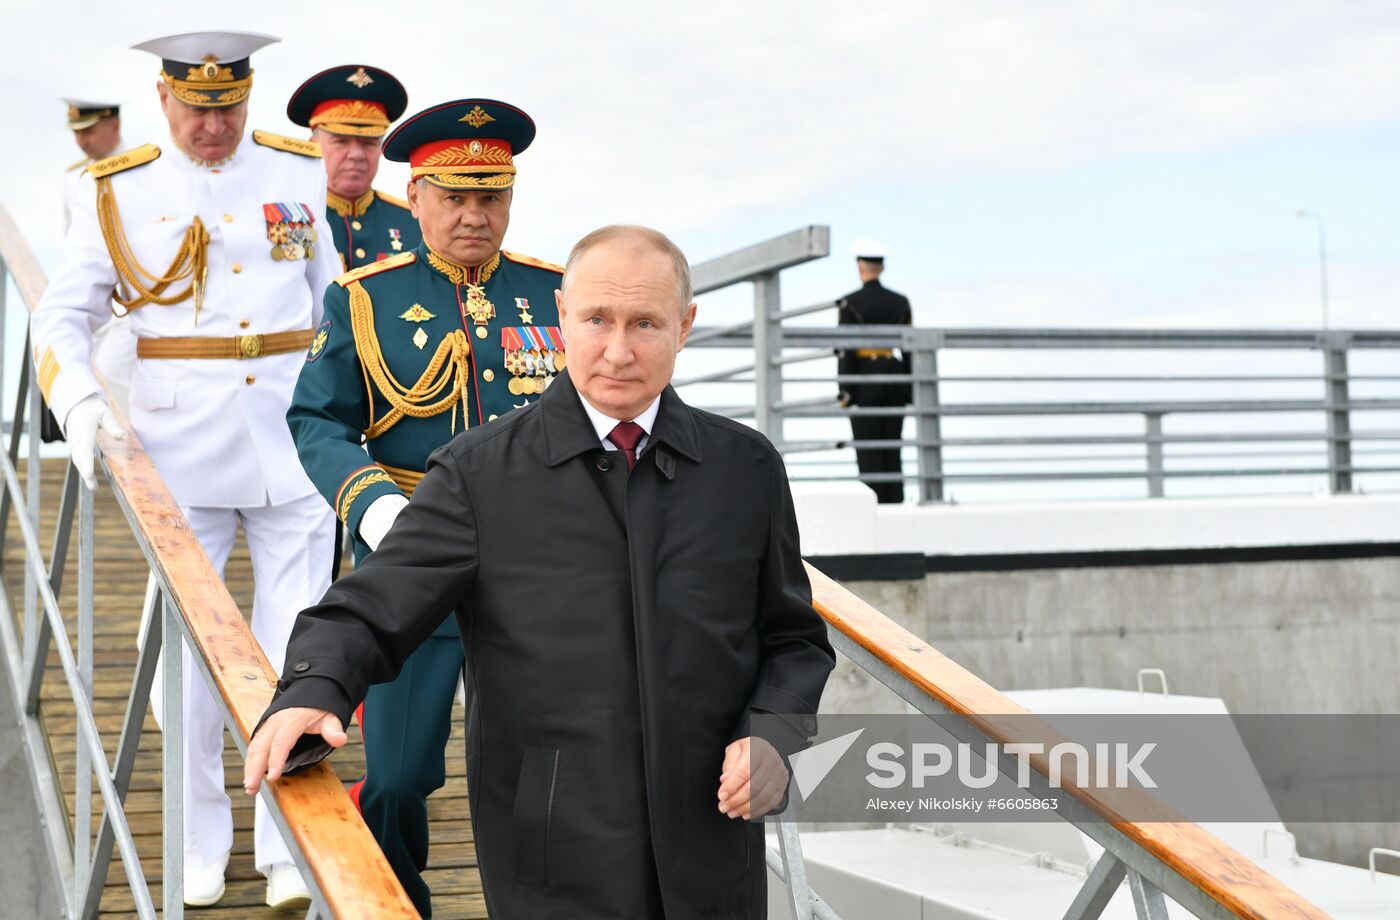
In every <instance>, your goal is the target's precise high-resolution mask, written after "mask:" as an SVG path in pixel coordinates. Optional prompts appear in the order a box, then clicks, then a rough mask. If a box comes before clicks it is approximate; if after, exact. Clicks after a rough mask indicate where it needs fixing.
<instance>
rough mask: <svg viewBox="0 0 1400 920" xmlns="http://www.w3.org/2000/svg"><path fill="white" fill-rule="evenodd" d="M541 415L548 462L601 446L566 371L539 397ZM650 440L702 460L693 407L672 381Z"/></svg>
mask: <svg viewBox="0 0 1400 920" xmlns="http://www.w3.org/2000/svg"><path fill="white" fill-rule="evenodd" d="M539 411H540V415H541V418H542V419H543V422H544V443H545V463H546V464H547V465H548V466H558V465H559V464H561V463H563V462H564V461H566V460H570V459H572V458H574V457H577V456H578V455H579V454H581V453H584V452H586V451H590V450H598V449H599V447H600V446H601V445H600V444H599V443H598V432H597V431H596V430H595V429H594V428H593V422H592V421H590V420H589V418H588V413H587V412H585V411H584V409H583V403H582V402H581V401H580V397H579V393H578V390H577V389H576V388H575V387H574V382H573V381H572V380H570V379H569V372H568V371H564V372H562V373H560V374H559V376H558V377H556V378H554V383H552V384H551V385H550V387H549V389H548V390H545V392H544V395H543V396H541V397H540V410H539ZM651 440H652V441H656V442H659V443H661V444H665V445H667V446H668V447H670V448H672V449H673V450H675V451H676V453H678V454H681V455H682V456H684V457H687V458H689V459H690V460H692V461H694V462H695V463H699V462H700V459H701V454H700V433H699V432H698V431H697V430H696V428H695V419H694V418H693V417H692V416H691V414H690V407H689V406H687V405H686V404H685V403H684V402H682V401H681V398H680V397H679V396H677V395H676V391H675V388H674V387H672V386H670V385H669V384H668V385H667V386H666V389H665V390H663V391H662V392H661V406H660V408H659V409H658V411H657V413H656V425H655V427H654V429H653V431H652V433H651Z"/></svg>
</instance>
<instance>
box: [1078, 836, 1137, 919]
mask: <svg viewBox="0 0 1400 920" xmlns="http://www.w3.org/2000/svg"><path fill="white" fill-rule="evenodd" d="M1127 872H1128V867H1127V866H1125V865H1123V861H1122V860H1121V859H1119V858H1118V857H1116V856H1114V855H1113V854H1112V853H1110V852H1108V851H1107V850H1104V852H1103V855H1101V856H1100V857H1099V858H1098V860H1097V861H1096V862H1095V863H1094V865H1093V868H1091V869H1090V870H1089V877H1088V878H1087V879H1085V880H1084V885H1083V886H1082V887H1081V888H1080V889H1079V893H1078V894H1076V895H1075V896H1074V903H1072V904H1070V906H1069V910H1067V911H1065V918H1064V920H1096V918H1097V917H1098V916H1099V915H1100V914H1102V913H1103V909H1104V908H1105V907H1107V906H1108V902H1109V901H1110V900H1112V899H1113V895H1114V894H1115V893H1117V891H1118V886H1119V885H1121V884H1123V876H1124V875H1126V874H1127Z"/></svg>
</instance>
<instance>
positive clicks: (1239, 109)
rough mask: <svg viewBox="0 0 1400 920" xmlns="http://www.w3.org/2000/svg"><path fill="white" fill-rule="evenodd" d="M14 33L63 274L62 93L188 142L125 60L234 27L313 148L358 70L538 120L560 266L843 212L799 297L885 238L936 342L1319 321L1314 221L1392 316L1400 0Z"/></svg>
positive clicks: (54, 23) (78, 19) (1338, 313)
mask: <svg viewBox="0 0 1400 920" xmlns="http://www.w3.org/2000/svg"><path fill="white" fill-rule="evenodd" d="M3 21H4V22H5V24H6V28H5V29H4V35H5V42H4V45H5V54H4V55H3V56H0V85H3V86H4V87H5V91H4V94H5V99H6V120H7V123H8V124H9V125H10V127H9V128H7V129H6V133H7V136H8V140H9V142H8V143H6V144H4V145H2V146H0V203H3V204H4V205H5V206H6V207H8V208H9V209H10V210H11V211H12V213H14V214H15V215H16V217H17V218H18V219H19V220H20V221H21V222H22V223H23V225H24V226H25V228H26V230H27V231H28V233H29V236H30V239H31V241H32V243H33V245H34V247H35V249H36V250H37V251H38V253H39V254H40V258H41V260H42V261H43V262H44V263H45V264H46V265H48V266H50V267H51V266H52V265H53V262H54V258H55V257H56V253H57V250H58V232H59V190H60V187H61V175H62V168H63V166H65V165H67V164H68V163H70V162H72V161H73V160H74V159H75V158H76V157H77V152H76V149H75V148H74V147H73V144H72V140H71V138H70V137H69V135H68V132H67V130H66V129H65V128H64V126H63V115H64V109H63V106H62V104H61V103H60V102H59V101H58V98H57V97H59V96H61V95H67V94H75V95H81V96H110V97H113V98H114V99H118V100H120V101H121V102H123V103H124V106H125V109H124V110H125V113H126V115H125V125H126V127H125V132H124V133H125V137H126V141H127V143H128V145H133V146H134V145H135V144H138V143H142V142H146V141H155V142H157V143H160V142H162V141H165V142H166V143H168V139H167V138H166V137H165V132H164V130H163V128H164V126H163V124H162V123H161V122H160V121H159V113H158V110H157V108H156V100H155V91H154V88H153V84H154V81H155V79H156V71H157V69H158V63H157V61H156V60H155V59H154V58H153V57H151V56H150V55H147V54H143V53H140V52H135V51H130V50H127V47H126V46H127V45H129V44H131V43H132V42H136V41H140V40H143V39H146V38H149V37H152V36H155V35H159V34H165V33H169V32H174V31H182V30H186V29H194V28H207V27H209V26H223V27H229V28H241V29H251V30H258V31H266V32H271V33H273V34H277V35H280V36H282V38H283V42H282V43H281V44H279V45H275V46H273V47H271V48H269V49H267V50H265V51H263V52H261V53H259V54H258V55H257V56H256V57H255V59H254V66H255V68H256V78H255V83H254V89H253V96H252V104H251V105H252V111H251V115H250V119H249V125H250V127H258V128H263V129H266V130H272V131H282V132H286V133H295V134H301V131H300V129H296V128H293V127H292V126H291V125H290V124H289V123H288V122H287V121H286V118H285V115H284V107H285V102H286V98H287V96H288V94H289V93H290V92H291V90H292V89H294V88H295V87H296V86H297V85H298V84H299V83H300V82H301V81H302V80H303V79H304V78H305V77H306V76H308V75H310V74H312V73H314V72H316V71H318V70H320V69H322V68H324V67H327V66H331V65H334V64H340V63H349V62H363V63H369V64H375V65H378V66H382V67H384V68H386V69H388V70H390V71H392V72H394V73H395V74H396V75H398V76H399V77H400V78H401V79H402V80H403V82H404V84H405V85H406V86H407V87H408V90H409V94H410V111H416V110H417V109H419V108H422V107H425V106H427V105H430V104H432V103H436V102H439V101H442V100H445V99H450V98H456V97H460V96H468V95H481V96H489V97H495V98H499V99H505V100H508V101H511V102H514V103H516V104H518V105H520V106H521V107H523V108H524V109H526V110H527V111H529V112H531V113H532V115H533V116H534V117H535V119H536V121H537V123H538V124H539V136H538V139H537V140H536V142H535V145H534V146H533V147H532V148H531V149H530V150H529V151H528V152H526V153H525V154H524V155H522V156H521V158H520V162H519V165H520V168H521V170H522V172H521V178H520V184H519V188H518V191H517V200H516V205H515V213H514V217H513V223H512V226H511V230H510V234H509V236H508V238H507V246H508V247H509V248H513V249H518V250H521V251H525V252H530V253H533V254H536V255H539V256H541V257H544V258H551V259H554V260H557V261H561V260H562V258H563V256H564V255H565V254H566V253H567V250H568V247H569V245H570V243H571V242H572V241H573V240H574V239H576V238H577V237H578V236H580V235H581V234H582V233H584V232H586V231H587V230H589V229H591V228H593V227H595V226H597V225H600V224H603V223H607V222H612V221H619V220H623V221H635V222H642V223H650V224H654V225H656V226H658V227H660V228H662V229H663V230H665V231H667V232H668V233H670V234H672V235H673V236H674V237H675V238H676V239H677V241H678V242H679V243H680V244H681V245H682V247H683V248H685V249H686V251H687V252H688V253H689V254H690V255H691V257H692V259H693V260H696V261H698V260H701V259H704V258H708V257H710V256H713V255H717V254H719V253H721V252H724V251H726V250H729V249H732V248H736V247H738V246H742V245H745V244H747V243H750V242H755V241H757V240H760V239H764V238H767V237H769V236H772V235H776V234H778V233H782V232H786V231H788V230H791V229H794V228H796V227H799V226H802V225H804V224H808V223H828V224H830V225H831V227H832V241H833V246H832V249H833V254H834V256H836V257H837V258H833V259H829V260H826V261H824V262H821V263H817V264H814V265H811V266H808V267H805V268H802V269H798V270H796V271H794V272H790V273H788V275H786V276H785V279H786V294H787V295H788V298H787V299H788V300H789V302H810V301H816V300H821V299H826V298H829V297H833V296H837V295H839V294H841V293H843V292H844V291H846V290H848V289H850V288H851V287H853V286H854V279H853V272H852V270H851V266H850V264H849V262H848V260H847V254H848V252H849V249H848V246H849V242H850V240H851V239H852V238H856V237H875V238H878V239H881V240H883V241H884V242H885V243H887V244H888V245H889V246H890V248H891V249H892V250H893V251H894V253H895V255H894V257H893V258H892V259H891V261H890V270H889V273H888V276H887V280H888V282H889V284H890V285H891V286H893V287H895V288H897V289H900V290H903V291H904V292H905V293H907V294H909V296H910V297H911V298H912V299H913V300H914V302H915V305H916V313H917V319H918V321H919V322H921V323H925V324H952V325H981V324H998V325H1000V324H1014V325H1114V326H1117V325H1158V326H1179V325H1192V326H1203V325H1221V326H1280V325H1281V326H1305V325H1315V324H1317V323H1318V321H1319V309H1318V299H1319V298H1318V290H1317V288H1318V284H1317V274H1318V269H1317V266H1318V255H1317V237H1316V229H1315V226H1314V225H1313V224H1310V223H1308V222H1306V221H1301V220H1298V219H1297V218H1295V216H1294V210H1295V209H1296V208H1298V207H1310V208H1316V209H1318V210H1319V211H1321V212H1322V213H1323V214H1324V215H1325V216H1326V219H1327V222H1328V232H1329V237H1330V238H1329V247H1330V249H1331V253H1330V255H1331V265H1330V268H1331V274H1332V287H1333V290H1332V299H1333V310H1332V312H1333V322H1334V325H1351V326H1394V325H1397V319H1396V316H1397V311H1396V310H1395V308H1394V301H1395V295H1396V293H1397V290H1400V227H1398V226H1397V217H1396V211H1395V207H1394V204H1393V203H1394V202H1395V201H1396V200H1397V194H1396V193H1397V191H1400V189H1398V188H1397V184H1400V182H1398V181H1397V178H1396V169H1395V162H1396V156H1395V153H1396V151H1397V142H1400V80H1396V79H1394V77H1395V73H1396V64H1395V62H1396V61H1398V60H1400V4H1396V3H1379V2H1365V0H1358V2H1349V3H1347V4H1337V3H1328V2H1300V0H1277V2H1271V3H1268V4H1262V3H1257V2H1256V3H1238V2H1174V3H1170V4H1143V3H1135V2H1110V0H1065V2H1060V3H1041V2H992V3H977V4H968V3H946V2H937V3H935V2H928V3H914V2H906V3H879V2H876V3H871V4H866V5H862V6H853V5H851V4H849V3H832V2H824V0H809V2H803V3H793V2H768V3H736V2H730V0H714V2H707V3H703V4H691V5H688V6H686V7H684V8H679V7H672V6H670V5H663V4H655V3H651V4H644V3H632V2H627V3H624V2H608V0H603V2H595V3H589V4H586V5H584V4H561V3H540V2H518V3H512V4H489V5H488V4H480V3H467V4H456V5H452V6H450V7H447V8H438V9H437V10H435V11H432V12H428V11H426V10H425V9H423V8H411V7H407V6H402V5H396V4H385V3H364V2H357V0H348V2H340V3H336V4H319V3H306V4H288V3H285V2H277V3H271V2H262V0H253V2H246V3H239V4H237V5H235V6H224V7H220V8H218V9H217V11H216V12H214V13H209V14H205V13H202V12H201V11H199V10H198V9H196V8H190V7H179V8H177V9H176V10H174V11H173V12H170V11H167V10H166V9H163V8H161V7H157V6H155V5H149V6H147V5H132V4H126V5H107V4H102V5H99V4H95V3H74V2H68V0H57V2H47V3H42V4H25V5H22V6H21V5H19V4H17V3H15V2H14V0H4V12H3ZM350 49H354V50H350ZM403 179H404V173H403V172H402V171H401V169H400V168H399V167H388V168H386V169H385V170H384V171H383V172H382V173H381V180H380V182H379V183H378V184H379V185H380V187H382V188H384V189H386V190H388V191H391V192H401V188H402V183H403ZM746 296H747V295H743V294H736V295H734V296H733V297H732V298H731V300H734V302H735V303H743V302H744V300H745V297H746ZM735 298H737V299H735ZM724 303H725V301H724V298H722V297H721V298H717V304H718V305H717V306H716V307H715V308H714V309H715V311H721V312H722V311H723V310H724V309H725V306H724ZM713 312H714V311H712V316H713Z"/></svg>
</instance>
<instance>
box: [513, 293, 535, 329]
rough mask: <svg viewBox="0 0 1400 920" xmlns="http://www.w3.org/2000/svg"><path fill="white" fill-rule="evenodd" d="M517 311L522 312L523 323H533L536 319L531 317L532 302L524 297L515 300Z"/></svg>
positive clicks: (521, 319)
mask: <svg viewBox="0 0 1400 920" xmlns="http://www.w3.org/2000/svg"><path fill="white" fill-rule="evenodd" d="M515 309H517V310H519V311H520V321H521V322H522V323H533V322H534V321H535V318H534V317H533V316H531V315H530V301H528V300H526V299H525V298H524V297H517V298H515Z"/></svg>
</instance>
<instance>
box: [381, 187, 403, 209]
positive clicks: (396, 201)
mask: <svg viewBox="0 0 1400 920" xmlns="http://www.w3.org/2000/svg"><path fill="white" fill-rule="evenodd" d="M374 196H375V197H376V198H378V199H380V200H381V201H385V202H387V203H389V204H391V205H393V206H394V207H396V208H403V209H404V210H405V211H407V210H410V209H409V207H408V202H407V201H404V200H403V199H402V198H395V197H394V196H393V195H386V194H384V193H383V192H381V191H380V190H379V189H375V190H374Z"/></svg>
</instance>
